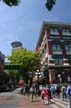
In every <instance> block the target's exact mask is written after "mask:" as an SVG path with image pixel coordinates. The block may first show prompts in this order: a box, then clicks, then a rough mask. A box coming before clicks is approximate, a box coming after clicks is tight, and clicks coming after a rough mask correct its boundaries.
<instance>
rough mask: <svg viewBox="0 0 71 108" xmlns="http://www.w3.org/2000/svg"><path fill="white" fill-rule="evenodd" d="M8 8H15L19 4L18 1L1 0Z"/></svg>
mask: <svg viewBox="0 0 71 108" xmlns="http://www.w3.org/2000/svg"><path fill="white" fill-rule="evenodd" d="M2 1H3V2H4V3H5V4H6V5H8V6H17V5H19V3H20V0H2Z"/></svg>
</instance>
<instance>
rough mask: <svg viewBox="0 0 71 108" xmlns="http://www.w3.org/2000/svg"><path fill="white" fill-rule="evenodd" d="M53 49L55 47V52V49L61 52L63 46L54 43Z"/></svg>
mask: <svg viewBox="0 0 71 108" xmlns="http://www.w3.org/2000/svg"><path fill="white" fill-rule="evenodd" d="M52 49H53V52H55V51H60V52H61V51H62V49H61V46H60V44H58V43H55V44H53V45H52Z"/></svg>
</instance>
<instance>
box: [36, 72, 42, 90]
mask: <svg viewBox="0 0 71 108" xmlns="http://www.w3.org/2000/svg"><path fill="white" fill-rule="evenodd" d="M35 75H36V76H35V77H36V78H37V80H38V90H39V78H40V77H41V72H39V70H37V72H36V73H35Z"/></svg>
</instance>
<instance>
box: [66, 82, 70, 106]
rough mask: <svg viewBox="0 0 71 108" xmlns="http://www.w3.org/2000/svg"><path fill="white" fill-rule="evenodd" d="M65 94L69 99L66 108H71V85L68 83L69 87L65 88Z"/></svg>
mask: <svg viewBox="0 0 71 108" xmlns="http://www.w3.org/2000/svg"><path fill="white" fill-rule="evenodd" d="M66 94H67V95H68V98H69V105H68V108H71V83H69V85H68V86H67V91H66Z"/></svg>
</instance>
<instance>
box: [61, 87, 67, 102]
mask: <svg viewBox="0 0 71 108" xmlns="http://www.w3.org/2000/svg"><path fill="white" fill-rule="evenodd" d="M61 93H62V100H63V101H64V100H65V99H66V87H65V86H64V85H63V86H62V87H61Z"/></svg>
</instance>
